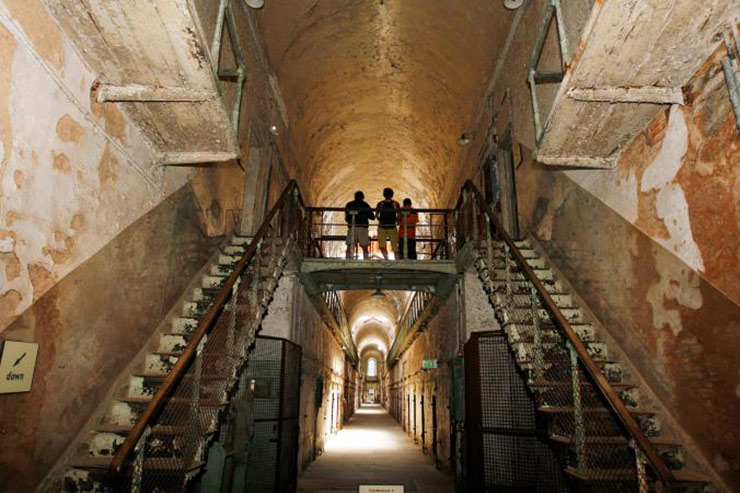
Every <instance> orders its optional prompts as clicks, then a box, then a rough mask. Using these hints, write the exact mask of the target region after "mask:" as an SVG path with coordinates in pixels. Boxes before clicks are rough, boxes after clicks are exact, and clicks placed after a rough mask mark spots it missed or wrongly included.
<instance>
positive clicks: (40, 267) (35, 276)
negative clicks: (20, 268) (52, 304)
mask: <svg viewBox="0 0 740 493" xmlns="http://www.w3.org/2000/svg"><path fill="white" fill-rule="evenodd" d="M28 277H29V279H30V280H31V286H32V287H33V300H34V301H36V300H37V299H39V298H40V297H41V296H42V295H43V294H44V293H45V292H46V291H47V290H48V289H49V288H50V287H52V286H53V285H54V276H53V275H52V273H51V271H50V270H49V269H47V268H46V267H45V266H44V264H42V263H41V262H36V263H33V264H29V265H28Z"/></svg>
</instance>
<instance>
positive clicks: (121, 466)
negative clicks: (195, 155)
mask: <svg viewBox="0 0 740 493" xmlns="http://www.w3.org/2000/svg"><path fill="white" fill-rule="evenodd" d="M303 210H305V205H304V204H303V201H302V199H301V196H300V191H299V189H298V185H297V184H296V182H295V181H291V182H290V183H289V184H288V186H287V187H286V188H285V190H284V191H283V192H282V194H281V195H280V197H279V198H278V200H277V202H276V203H275V205H274V206H273V208H272V209H271V210H270V212H269V213H268V214H267V216H266V217H265V220H264V221H263V223H262V225H261V226H260V228H259V230H258V231H257V233H256V234H255V236H254V239H253V240H252V241H251V242H250V244H249V246H248V247H247V249H246V251H245V253H244V255H243V256H242V258H241V259H240V260H239V261H238V262H237V263H236V265H235V266H234V269H233V271H232V273H231V275H230V276H229V277H228V278H227V279H226V280H225V282H224V283H223V284H222V286H221V287H220V290H219V292H218V294H217V295H216V297H215V299H214V300H213V302H211V304H210V306H209V308H208V309H207V310H206V312H205V314H204V315H203V316H202V317H201V319H200V321H199V322H198V325H197V327H196V328H195V331H194V334H193V337H192V339H191V340H190V342H189V343H188V344H187V346H186V347H185V349H184V350H183V352H182V353H181V354H180V355H179V358H178V360H177V362H176V363H175V364H174V365H173V367H172V369H171V370H170V371H169V372H168V374H167V376H166V377H165V378H164V380H163V381H162V384H161V385H160V387H159V388H158V390H157V392H156V393H155V394H154V396H153V397H152V399H151V401H149V403H148V404H147V406H146V408H145V410H144V411H143V413H142V414H141V415H140V416H139V418H138V419H137V420H136V422H135V423H134V425H133V428H132V429H131V430H130V431H129V433H128V434H127V436H126V439H125V440H124V442H123V443H122V444H121V446H120V447H119V448H118V450H117V451H116V453H115V455H114V457H113V459H112V461H111V464H110V473H111V474H112V475H113V476H114V477H118V478H121V479H122V478H123V477H125V476H127V475H129V474H130V473H132V472H136V470H137V469H138V470H139V473H140V469H141V467H142V462H143V450H144V448H145V446H144V443H142V439H146V436H147V435H148V434H149V433H150V430H151V426H152V425H153V424H154V422H155V420H156V419H157V417H158V415H159V413H160V412H161V411H162V409H163V408H164V406H165V405H166V404H167V402H168V400H169V397H170V396H171V395H172V394H173V392H174V391H175V389H176V388H177V387H178V385H179V384H180V383H181V381H182V378H183V376H184V375H185V373H186V372H187V371H188V368H189V366H190V365H191V363H193V362H194V361H195V362H196V364H198V362H199V361H200V358H198V357H197V356H198V355H199V354H200V352H201V351H202V350H203V345H204V344H205V340H206V337H207V335H208V334H209V333H210V332H211V330H212V329H213V328H214V326H215V325H216V323H217V321H218V320H219V319H220V318H221V317H222V315H223V314H224V312H225V307H226V304H227V302H230V300H233V299H234V297H235V296H236V291H237V289H238V285H239V281H240V279H241V278H242V275H243V274H244V273H245V271H246V270H247V268H248V267H249V266H250V264H251V263H252V262H253V261H254V260H255V257H257V253H258V251H259V249H260V248H261V247H262V243H263V241H264V240H265V239H266V238H267V237H268V234H272V238H273V239H274V240H275V239H278V238H281V239H283V240H288V239H291V238H293V237H294V236H295V235H296V231H298V230H299V229H300V228H299V227H298V226H299V224H298V223H296V221H298V220H299V219H300V218H301V215H302V211H303ZM293 239H295V238H293ZM276 248H277V246H276V242H275V241H273V242H272V244H271V256H273V255H274V253H275V250H276ZM255 275H256V276H258V277H259V270H258V269H257V271H256V273H255ZM256 284H258V283H257V282H255V285H256ZM253 294H256V293H253ZM251 298H253V302H254V303H255V304H257V305H258V304H259V302H258V300H256V297H254V296H251ZM230 313H231V315H233V316H236V310H233V311H230ZM232 325H233V324H232ZM230 336H231V335H229V337H230ZM200 374H201V369H200V368H199V367H197V368H196V369H195V372H194V375H193V378H195V379H199V377H200ZM198 387H199V385H194V386H193V391H194V393H195V395H194V396H193V398H194V399H195V401H194V402H197V400H198V399H199V398H200V397H199V395H197V392H198ZM194 419H196V420H197V417H194ZM191 425H192V423H191ZM134 455H135V456H134ZM132 462H133V464H132ZM138 480H140V478H138ZM133 481H134V483H135V482H136V481H137V478H133Z"/></svg>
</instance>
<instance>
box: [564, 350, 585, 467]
mask: <svg viewBox="0 0 740 493" xmlns="http://www.w3.org/2000/svg"><path fill="white" fill-rule="evenodd" d="M566 347H567V348H568V354H569V355H570V380H571V385H572V386H573V443H574V445H575V452H576V469H577V470H581V469H582V468H584V467H585V466H586V460H585V459H586V457H585V448H584V447H585V444H586V430H585V428H584V422H583V407H582V404H581V384H580V376H579V375H578V353H577V352H576V350H575V348H574V347H573V344H571V342H570V341H566Z"/></svg>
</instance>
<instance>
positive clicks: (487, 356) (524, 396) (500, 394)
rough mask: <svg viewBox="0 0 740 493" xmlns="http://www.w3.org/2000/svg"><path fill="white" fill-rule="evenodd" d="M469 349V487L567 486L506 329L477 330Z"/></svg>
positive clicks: (482, 489)
mask: <svg viewBox="0 0 740 493" xmlns="http://www.w3.org/2000/svg"><path fill="white" fill-rule="evenodd" d="M464 349H465V352H464V354H465V442H466V443H465V449H466V452H467V453H466V459H467V460H466V463H467V469H466V470H467V481H466V482H467V489H466V491H467V492H470V493H478V492H489V491H495V492H502V493H508V492H517V493H518V492H553V493H560V492H564V491H567V490H566V488H565V486H564V482H563V478H562V473H561V468H560V464H559V462H558V460H557V458H556V455H555V451H554V449H553V448H551V445H550V443H549V441H548V437H547V431H546V427H545V426H544V425H543V424H541V423H539V422H538V420H537V416H536V409H535V400H534V398H533V396H532V395H531V394H530V393H529V391H528V390H527V387H526V383H525V380H524V376H523V375H521V374H520V373H519V371H518V369H517V367H516V363H515V361H514V357H513V355H512V354H511V350H510V349H509V345H508V342H507V340H506V336H505V334H503V333H502V332H477V333H473V335H472V336H471V339H470V341H468V343H467V344H466V345H465V348H464Z"/></svg>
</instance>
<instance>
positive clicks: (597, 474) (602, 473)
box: [565, 467, 713, 486]
mask: <svg viewBox="0 0 740 493" xmlns="http://www.w3.org/2000/svg"><path fill="white" fill-rule="evenodd" d="M565 473H566V474H568V475H570V476H573V477H574V478H577V479H580V480H581V481H586V482H608V481H635V482H636V481H637V473H636V471H635V470H632V469H580V470H579V469H575V468H573V467H567V468H565ZM673 477H674V478H675V480H676V481H675V482H676V483H677V485H679V486H680V485H683V486H697V485H703V484H709V483H711V482H712V481H713V480H712V478H711V477H709V476H707V475H704V474H701V473H697V472H694V471H673Z"/></svg>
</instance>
